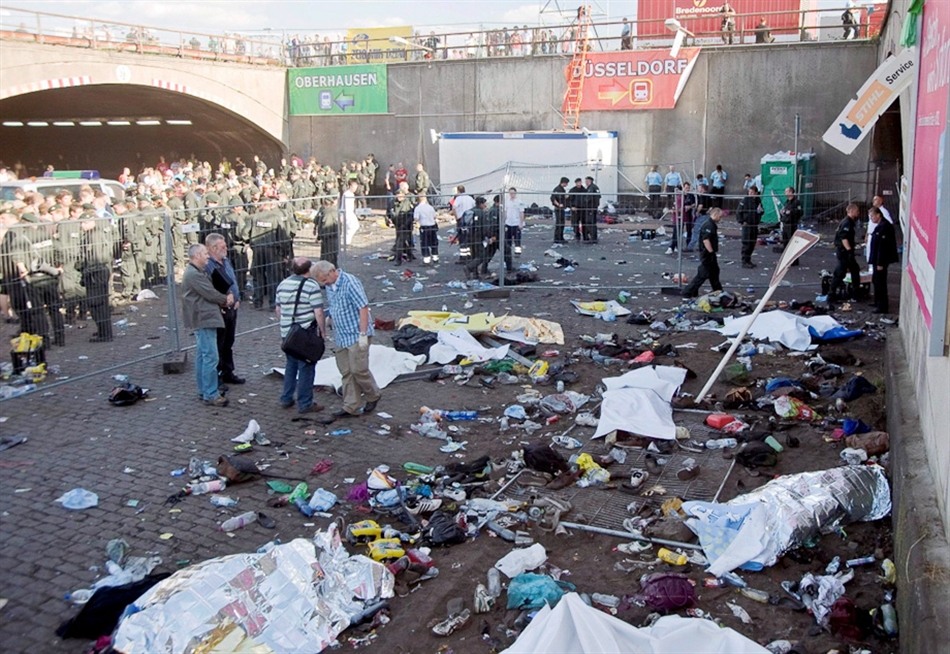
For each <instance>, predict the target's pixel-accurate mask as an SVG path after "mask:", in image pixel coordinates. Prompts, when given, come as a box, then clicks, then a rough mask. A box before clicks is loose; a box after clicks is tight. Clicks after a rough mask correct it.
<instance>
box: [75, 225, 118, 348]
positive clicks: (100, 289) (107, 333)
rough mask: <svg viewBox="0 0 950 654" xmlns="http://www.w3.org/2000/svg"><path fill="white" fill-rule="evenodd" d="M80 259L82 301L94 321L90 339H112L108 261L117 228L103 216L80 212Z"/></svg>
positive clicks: (110, 284) (111, 259)
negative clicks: (93, 330) (84, 288)
mask: <svg viewBox="0 0 950 654" xmlns="http://www.w3.org/2000/svg"><path fill="white" fill-rule="evenodd" d="M83 216H84V218H83V221H82V231H83V236H82V239H81V240H82V259H81V260H80V261H79V262H78V263H77V267H78V269H79V272H80V273H81V274H82V285H83V286H85V287H86V304H87V306H88V307H89V312H90V313H91V314H92V319H93V320H95V321H96V327H97V332H96V335H95V336H93V337H92V338H90V339H89V342H90V343H105V342H110V341H112V316H111V309H110V307H109V299H110V293H111V286H112V261H113V257H114V256H115V249H116V246H117V242H118V230H116V228H114V227H113V226H112V224H111V223H110V221H109V220H108V219H105V218H94V217H92V216H88V215H87V214H83Z"/></svg>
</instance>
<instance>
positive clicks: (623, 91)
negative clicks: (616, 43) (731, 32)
mask: <svg viewBox="0 0 950 654" xmlns="http://www.w3.org/2000/svg"><path fill="white" fill-rule="evenodd" d="M699 51H700V48H682V49H681V50H680V51H679V53H678V54H677V56H676V57H671V56H670V53H669V51H668V50H652V51H642V52H639V51H621V52H592V53H591V54H589V55H588V56H587V63H586V65H585V67H584V70H583V75H584V76H585V79H584V89H583V95H582V97H581V111H621V110H627V111H629V110H631V109H673V108H675V107H676V101H677V100H678V99H679V96H680V94H681V93H682V92H683V88H684V87H685V86H686V81H687V80H688V79H689V75H690V73H691V72H692V70H693V66H694V65H695V64H696V59H697V58H698V57H699ZM567 71H568V72H567V74H568V75H570V74H571V68H570V66H568V69H567Z"/></svg>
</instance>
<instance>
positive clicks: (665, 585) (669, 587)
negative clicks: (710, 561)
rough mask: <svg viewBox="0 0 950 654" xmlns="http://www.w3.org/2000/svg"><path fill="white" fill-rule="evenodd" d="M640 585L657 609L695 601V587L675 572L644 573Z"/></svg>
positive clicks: (684, 604) (641, 592) (674, 608)
mask: <svg viewBox="0 0 950 654" xmlns="http://www.w3.org/2000/svg"><path fill="white" fill-rule="evenodd" d="M640 586H641V590H640V598H641V599H643V601H644V602H646V603H647V605H648V606H649V607H650V608H652V609H654V610H657V611H663V612H665V613H667V612H670V611H675V610H676V609H682V608H686V607H689V606H692V605H693V603H695V601H696V589H695V588H694V587H693V585H692V584H691V583H689V579H688V578H687V577H686V575H682V574H678V573H675V572H658V573H654V574H650V575H645V576H644V577H642V578H641V579H640ZM509 592H511V591H509Z"/></svg>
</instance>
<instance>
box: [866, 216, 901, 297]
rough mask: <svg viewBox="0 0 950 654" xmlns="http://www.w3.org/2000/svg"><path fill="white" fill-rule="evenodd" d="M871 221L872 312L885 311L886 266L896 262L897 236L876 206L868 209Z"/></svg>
mask: <svg viewBox="0 0 950 654" xmlns="http://www.w3.org/2000/svg"><path fill="white" fill-rule="evenodd" d="M868 216H869V217H870V219H871V222H872V223H874V225H875V227H874V232H873V233H872V234H871V253H870V256H869V257H868V263H869V264H871V267H872V272H871V286H872V287H873V288H874V313H887V312H888V303H887V267H888V266H889V265H890V264H892V263H897V262H898V261H900V259H899V258H898V256H897V236H896V235H895V233H894V225H892V224H891V223H890V222H888V221H887V220H885V219H884V212H882V211H881V210H880V209H879V208H877V207H871V209H870V210H869V211H868Z"/></svg>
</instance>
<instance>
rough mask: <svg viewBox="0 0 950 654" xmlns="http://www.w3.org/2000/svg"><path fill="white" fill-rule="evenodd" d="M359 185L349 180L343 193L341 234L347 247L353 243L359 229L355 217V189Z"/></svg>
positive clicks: (357, 220) (358, 222) (357, 219)
mask: <svg viewBox="0 0 950 654" xmlns="http://www.w3.org/2000/svg"><path fill="white" fill-rule="evenodd" d="M359 185H360V184H359V182H358V181H357V180H355V179H353V180H350V184H349V186H347V189H346V190H345V191H343V198H342V202H343V234H344V237H345V240H344V243H346V244H347V245H349V244H350V243H352V242H353V237H354V236H356V232H357V231H359V228H360V221H359V218H357V217H356V189H357V187H358V186H359Z"/></svg>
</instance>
